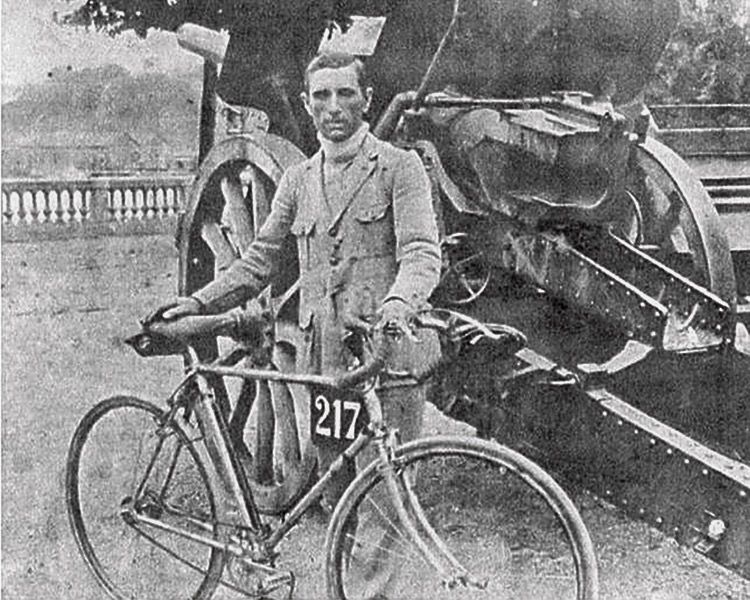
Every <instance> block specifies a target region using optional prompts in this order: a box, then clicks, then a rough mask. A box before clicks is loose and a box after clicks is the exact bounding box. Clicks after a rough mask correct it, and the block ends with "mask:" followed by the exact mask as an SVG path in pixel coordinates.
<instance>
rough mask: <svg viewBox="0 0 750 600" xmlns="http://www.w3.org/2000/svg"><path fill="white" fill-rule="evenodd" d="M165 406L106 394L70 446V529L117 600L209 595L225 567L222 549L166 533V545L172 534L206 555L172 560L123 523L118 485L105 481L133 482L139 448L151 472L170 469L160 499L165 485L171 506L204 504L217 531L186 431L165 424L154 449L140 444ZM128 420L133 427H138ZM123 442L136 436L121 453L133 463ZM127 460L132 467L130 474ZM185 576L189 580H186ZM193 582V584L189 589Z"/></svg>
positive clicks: (182, 549)
mask: <svg viewBox="0 0 750 600" xmlns="http://www.w3.org/2000/svg"><path fill="white" fill-rule="evenodd" d="M165 414H166V413H165V411H163V410H161V409H159V408H158V407H156V406H155V405H153V404H151V403H149V402H146V401H144V400H141V399H139V398H135V397H131V396H114V397H111V398H108V399H106V400H103V401H101V402H100V403H98V404H97V405H96V406H94V407H93V408H92V409H91V410H90V411H89V412H88V413H87V414H86V415H85V416H84V417H83V419H82V420H81V422H80V423H79V425H78V427H77V428H76V431H75V433H74V435H73V438H72V440H71V444H70V448H69V451H68V456H67V463H66V477H65V491H66V504H67V510H68V518H69V521H70V524H71V527H72V530H73V535H74V537H75V540H76V543H77V545H78V548H79V550H80V552H81V554H82V556H83V558H84V560H85V562H86V564H87V566H88V567H89V569H90V571H91V572H92V573H93V575H94V577H95V578H96V580H97V582H98V583H99V584H100V585H101V587H103V588H104V590H105V591H106V592H107V594H108V595H109V596H110V597H112V598H115V599H117V600H124V599H131V598H138V599H139V600H143V599H144V598H148V597H153V598H154V599H156V598H170V597H183V598H184V597H190V598H192V599H193V600H207V599H208V598H210V597H211V596H212V595H213V593H214V591H215V590H216V587H217V585H218V584H219V581H220V580H221V575H222V571H223V568H224V556H223V554H224V553H223V552H222V551H220V550H218V549H215V548H209V547H206V546H203V545H198V544H197V543H192V542H190V541H188V540H185V539H184V538H181V537H178V536H174V535H173V536H172V537H171V538H166V539H167V541H166V542H165V541H163V540H162V541H161V542H160V543H162V544H167V545H171V544H169V540H170V539H172V540H175V541H176V542H177V544H176V545H175V547H176V548H178V549H179V553H180V554H186V553H188V552H190V550H191V549H195V550H196V551H197V550H200V551H201V552H202V553H203V552H205V553H206V555H207V557H206V563H205V566H202V565H198V564H195V563H192V564H193V567H189V566H188V565H186V564H182V563H181V562H180V560H190V559H187V558H185V557H184V556H183V557H182V558H181V559H180V560H178V559H177V558H174V557H172V556H170V555H169V554H168V553H167V552H166V551H164V549H163V548H161V547H159V546H157V545H155V544H153V543H152V542H151V541H149V540H148V539H147V538H145V537H144V536H143V535H142V534H141V533H139V532H138V531H136V530H135V529H134V528H133V527H132V526H131V525H128V523H127V522H126V520H125V519H124V518H123V515H122V513H121V506H122V503H123V501H124V497H122V493H123V490H120V489H112V486H111V484H113V483H116V482H117V481H118V480H119V478H120V476H123V477H124V479H128V478H130V483H129V485H128V489H129V490H132V488H133V487H134V485H135V482H136V481H137V479H138V477H139V476H140V475H139V474H138V471H139V470H140V469H139V467H140V466H142V465H143V464H144V462H143V461H141V460H140V459H141V456H142V455H144V456H149V459H151V458H152V457H153V460H154V467H153V469H152V471H151V473H152V474H153V477H154V478H156V476H157V474H159V475H160V474H163V473H167V472H169V471H171V474H170V475H166V479H167V480H168V481H169V482H170V483H169V484H168V485H166V486H165V488H164V490H162V491H163V494H162V496H160V498H161V499H164V496H166V494H167V493H169V494H174V499H173V498H171V496H170V497H169V500H171V501H172V502H173V501H174V500H175V499H176V500H177V504H170V506H176V507H178V508H179V509H181V510H185V511H188V510H189V511H197V510H200V511H208V512H207V514H206V513H205V512H202V515H203V516H204V517H207V518H208V522H209V523H212V524H213V525H212V527H211V529H212V532H213V535H214V537H218V535H219V534H218V533H217V527H216V508H215V495H214V493H213V490H212V489H211V487H210V485H209V480H208V478H207V476H206V472H205V469H204V467H203V465H202V464H201V462H200V460H199V458H198V455H197V453H196V451H195V449H194V448H193V446H192V445H191V443H190V441H189V440H188V439H187V437H186V435H185V434H184V432H182V431H180V430H179V429H178V428H176V427H174V428H171V430H169V431H168V433H169V434H171V433H174V434H175V435H174V436H172V435H167V436H166V441H165V442H164V445H163V446H161V447H160V449H159V450H156V451H154V452H152V454H151V455H148V454H147V453H145V452H142V450H143V448H144V444H147V443H148V442H149V441H153V440H155V439H156V438H155V437H154V436H156V431H157V428H158V427H157V422H158V421H159V420H160V419H161V418H162V417H163V416H164V415H165ZM133 425H137V426H138V428H139V429H138V430H136V429H135V428H134V427H133ZM109 426H112V427H113V429H112V430H111V431H110V430H108V429H107V427H109ZM126 442H135V444H136V445H137V446H138V454H137V455H136V456H130V455H128V456H126V457H125V459H127V460H128V461H131V460H133V459H135V464H134V465H130V464H129V462H128V464H124V460H123V451H124V450H128V448H125V444H126ZM172 446H173V447H174V451H173V455H172V458H171V459H169V457H168V456H167V448H168V447H172ZM181 449H187V450H188V452H184V451H182V450H181ZM162 457H166V458H168V459H169V460H168V461H167V463H163V464H162ZM183 457H185V460H184V461H183ZM170 465H171V466H170ZM131 467H132V468H133V470H132V472H131V473H130V474H128V471H129V470H130V469H131ZM197 484H200V485H202V488H203V489H202V490H201V489H199V488H198V487H197ZM100 502H101V503H102V504H103V508H102V512H101V514H99V513H98V512H96V507H97V504H98V503H100ZM165 512H166V511H165ZM148 534H149V535H159V533H158V531H154V530H149V532H148ZM166 535H167V536H168V535H169V534H166ZM138 542H141V543H142V544H140V545H141V546H142V547H143V550H142V551H136V550H134V548H135V546H136V545H138ZM100 544H101V547H99V545H100ZM172 549H173V550H174V548H172ZM170 559H171V560H170ZM139 567H141V568H143V567H145V569H143V572H140V571H139V570H138V569H139ZM196 569H198V570H196ZM121 571H122V572H121ZM170 576H172V577H173V579H170ZM191 579H194V580H195V581H193V582H192V583H188V582H189V581H190V580H191ZM193 588H195V591H194V592H191V591H189V590H192V589H193ZM191 593H192V595H191V596H189V595H188V594H191Z"/></svg>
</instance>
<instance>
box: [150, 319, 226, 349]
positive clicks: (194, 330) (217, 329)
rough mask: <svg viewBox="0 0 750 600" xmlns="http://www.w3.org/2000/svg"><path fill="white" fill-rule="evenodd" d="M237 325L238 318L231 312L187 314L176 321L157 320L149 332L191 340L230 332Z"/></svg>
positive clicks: (186, 340) (181, 339)
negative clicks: (204, 314)
mask: <svg viewBox="0 0 750 600" xmlns="http://www.w3.org/2000/svg"><path fill="white" fill-rule="evenodd" d="M236 326H237V318H236V316H235V315H232V314H231V313H222V314H218V315H206V316H203V315H201V316H185V317H181V318H179V319H176V320H174V321H156V322H155V323H152V324H151V325H149V327H148V331H149V332H153V333H156V334H158V335H162V336H164V337H167V338H170V339H174V340H180V341H182V342H189V341H190V340H191V339H195V338H199V337H203V336H215V335H220V334H222V333H229V332H231V330H232V329H233V328H235V327H236Z"/></svg>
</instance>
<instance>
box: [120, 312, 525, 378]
mask: <svg viewBox="0 0 750 600" xmlns="http://www.w3.org/2000/svg"><path fill="white" fill-rule="evenodd" d="M272 323H273V321H272V319H271V316H270V313H269V312H267V311H264V310H261V309H259V308H258V309H253V308H250V309H248V308H237V309H233V310H231V311H228V312H225V313H221V314H217V315H199V316H185V317H182V318H180V319H177V320H174V321H157V322H154V323H150V324H148V325H144V329H143V331H142V332H141V333H139V334H138V335H136V336H134V337H132V338H130V339H128V340H126V341H127V343H129V344H130V345H131V346H133V347H134V349H135V350H136V352H138V353H139V354H140V355H142V356H156V355H164V354H178V353H183V352H186V351H187V349H188V347H190V346H193V345H195V344H196V342H198V341H199V340H200V339H201V338H203V339H205V338H207V337H211V338H212V337H215V336H217V335H230V336H232V337H238V336H241V337H242V338H244V339H248V340H249V341H250V342H251V345H253V342H256V343H257V344H258V345H259V344H260V343H262V341H263V340H264V333H266V332H267V331H269V328H270V326H271V325H272ZM413 326H414V327H416V328H423V329H432V330H435V331H437V332H439V333H440V335H441V337H442V338H443V340H444V341H446V342H448V343H454V344H455V343H458V344H469V345H473V344H476V343H477V342H478V341H479V340H481V339H485V340H487V339H488V340H491V341H493V342H498V343H501V344H503V345H504V353H507V354H508V355H510V354H513V353H514V352H516V351H517V350H520V349H521V348H522V347H523V346H525V345H526V337H525V336H524V335H523V334H522V333H521V332H520V331H518V330H517V329H514V328H513V327H510V326H508V325H503V324H498V323H483V322H481V321H478V320H477V319H474V318H473V317H470V316H468V315H466V314H463V313H459V312H456V311H452V310H448V309H428V310H425V311H421V312H419V313H417V314H416V315H415V317H414V319H413ZM356 333H358V334H359V340H362V341H366V342H368V344H362V346H361V347H360V346H358V349H363V348H364V346H365V345H369V346H371V347H372V348H373V350H372V351H370V352H369V353H368V352H364V351H363V352H362V353H361V356H359V358H360V361H361V364H360V366H358V367H356V368H355V369H353V370H351V371H347V372H344V373H341V374H339V375H336V376H334V377H332V378H331V381H332V385H333V386H334V387H340V388H348V387H354V386H356V385H358V384H360V383H362V382H364V381H367V380H369V379H371V378H373V377H375V376H376V375H378V374H379V373H381V372H383V371H384V369H385V367H386V363H387V362H388V357H389V355H390V353H391V352H392V350H393V347H394V344H395V343H397V342H398V340H399V339H400V338H401V337H403V335H404V334H403V332H401V330H400V329H398V328H394V327H389V326H388V324H386V325H385V326H382V327H372V328H370V330H369V331H362V330H358V331H357V332H355V334H356ZM438 364H439V362H438V363H436V364H435V365H430V367H431V368H430V369H428V370H427V373H426V374H429V373H431V372H432V370H433V369H434V368H436V367H437V366H438ZM389 375H391V376H396V377H405V378H406V377H413V375H411V374H409V373H403V374H402V373H392V372H389Z"/></svg>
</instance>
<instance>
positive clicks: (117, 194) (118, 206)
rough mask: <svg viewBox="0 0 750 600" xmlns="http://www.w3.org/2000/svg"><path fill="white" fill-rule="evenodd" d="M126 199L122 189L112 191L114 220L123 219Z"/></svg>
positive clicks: (119, 220)
mask: <svg viewBox="0 0 750 600" xmlns="http://www.w3.org/2000/svg"><path fill="white" fill-rule="evenodd" d="M124 207H125V201H124V199H123V197H122V190H120V189H115V190H113V191H112V208H111V210H112V220H114V221H117V222H118V223H119V222H121V221H122V219H123V215H124V212H125V210H124Z"/></svg>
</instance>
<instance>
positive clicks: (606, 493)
mask: <svg viewBox="0 0 750 600" xmlns="http://www.w3.org/2000/svg"><path fill="white" fill-rule="evenodd" d="M604 495H605V496H611V495H612V490H605V492H604Z"/></svg>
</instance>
